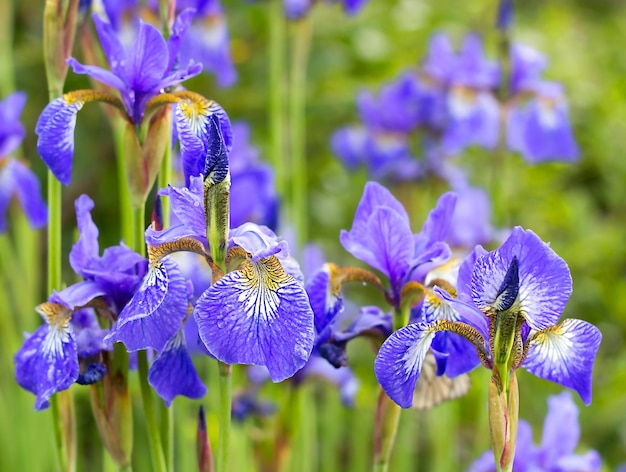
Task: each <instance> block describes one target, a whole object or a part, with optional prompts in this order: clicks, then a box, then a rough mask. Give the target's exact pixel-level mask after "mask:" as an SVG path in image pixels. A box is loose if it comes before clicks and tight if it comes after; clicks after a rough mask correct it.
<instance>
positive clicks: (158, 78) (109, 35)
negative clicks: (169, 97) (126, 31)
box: [67, 10, 202, 124]
mask: <svg viewBox="0 0 626 472" xmlns="http://www.w3.org/2000/svg"><path fill="white" fill-rule="evenodd" d="M194 13H195V12H194V11H193V10H185V11H184V12H182V13H181V14H180V15H179V16H178V18H176V21H175V22H174V26H173V28H172V35H171V36H170V37H169V39H168V40H167V42H166V41H165V40H164V39H163V36H162V35H161V33H160V32H159V30H158V29H156V28H155V27H154V26H152V25H150V24H147V23H144V22H140V23H139V29H138V31H137V35H136V37H135V40H134V41H133V43H132V45H131V46H130V47H129V48H125V47H124V45H123V44H122V42H121V41H120V39H119V37H118V36H117V33H116V31H115V29H114V28H113V27H112V25H111V24H109V23H107V22H105V21H103V20H102V19H101V18H100V17H99V16H98V15H96V14H94V15H93V20H94V23H95V24H96V31H97V32H98V37H99V38H100V43H101V44H102V49H103V50H104V53H105V55H106V58H107V60H108V62H109V65H110V67H111V70H110V71H109V70H106V69H103V68H101V67H98V66H85V65H83V64H81V63H79V62H78V61H77V60H76V59H74V58H69V59H68V61H67V62H68V64H69V65H70V66H71V67H72V69H74V72H75V73H77V74H87V75H89V76H91V77H93V78H94V79H96V80H98V81H99V82H102V83H104V84H106V85H108V86H110V87H113V88H114V89H116V90H118V91H119V92H120V94H121V97H122V102H123V103H124V106H125V107H126V112H127V113H128V116H129V117H130V118H131V120H132V121H133V123H136V124H138V123H140V122H141V120H142V119H143V113H144V108H145V105H146V102H147V101H148V100H149V99H150V98H152V97H154V96H155V95H157V94H159V93H160V91H161V90H162V89H165V88H167V87H170V86H172V85H176V84H178V83H180V82H183V81H184V80H187V79H189V78H190V77H193V76H195V75H198V74H199V73H200V72H201V71H202V65H201V64H197V63H194V62H193V61H189V62H188V64H187V65H186V66H184V65H183V67H182V68H180V69H178V68H177V67H176V66H177V64H176V59H177V56H178V52H179V49H180V43H181V40H182V38H183V37H184V35H185V33H186V32H187V28H188V27H189V23H190V22H191V19H192V18H193V15H194Z"/></svg>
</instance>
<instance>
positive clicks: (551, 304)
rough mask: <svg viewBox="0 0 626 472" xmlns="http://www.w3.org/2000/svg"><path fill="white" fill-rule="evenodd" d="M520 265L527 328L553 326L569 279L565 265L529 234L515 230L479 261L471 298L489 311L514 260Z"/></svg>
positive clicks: (569, 287)
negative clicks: (515, 258) (497, 247)
mask: <svg viewBox="0 0 626 472" xmlns="http://www.w3.org/2000/svg"><path fill="white" fill-rule="evenodd" d="M513 257H517V259H518V261H519V285H520V287H519V308H520V310H521V313H522V315H523V316H524V318H525V319H526V321H527V322H528V324H529V326H530V327H531V328H533V329H535V330H538V331H539V330H542V329H546V328H549V327H550V326H554V324H556V323H557V322H558V320H559V318H560V317H561V314H562V313H563V309H564V308H565V304H566V303H567V301H568V300H569V297H570V295H571V293H572V278H571V276H570V272H569V268H568V267H567V264H566V263H565V261H564V260H563V259H562V258H561V257H559V256H558V255H557V254H556V253H555V252H554V251H553V250H552V249H551V248H550V246H549V245H548V244H546V243H544V242H543V241H542V240H541V239H539V237H538V236H537V235H536V234H535V233H533V232H532V231H530V230H524V229H522V228H520V227H519V226H517V227H515V228H514V229H513V231H512V232H511V235H510V236H509V238H508V239H507V240H506V241H505V242H504V244H503V245H502V246H501V247H500V248H499V249H496V250H495V251H492V252H490V253H488V254H487V255H486V256H484V257H481V258H479V259H478V260H477V261H476V263H475V265H474V271H473V274H472V282H471V285H472V298H473V300H474V303H475V304H476V306H477V307H478V308H480V309H481V310H483V311H485V310H489V309H490V308H491V307H493V304H494V303H495V301H496V299H497V298H498V295H499V291H500V288H501V284H502V282H503V281H504V279H505V276H506V273H507V270H508V268H509V266H510V264H511V261H512V260H513Z"/></svg>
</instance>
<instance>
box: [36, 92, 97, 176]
mask: <svg viewBox="0 0 626 472" xmlns="http://www.w3.org/2000/svg"><path fill="white" fill-rule="evenodd" d="M84 104H85V100H81V99H80V98H79V97H75V96H74V95H73V94H72V93H68V94H65V95H63V96H62V97H59V98H56V99H55V100H53V101H52V102H50V103H49V104H48V106H46V108H45V109H44V111H43V112H42V113H41V116H40V117H39V120H38V121H37V126H36V127H35V132H36V133H37V134H38V135H39V138H38V140H37V152H39V155H40V156H41V158H42V159H43V161H44V162H45V163H46V165H47V166H48V168H49V169H50V170H51V171H52V173H53V174H54V176H55V177H56V178H57V179H58V180H59V181H61V183H63V184H64V185H69V183H70V181H71V180H72V161H73V159H74V128H75V127H76V114H77V113H78V112H79V111H80V109H81V108H82V107H83V105H84Z"/></svg>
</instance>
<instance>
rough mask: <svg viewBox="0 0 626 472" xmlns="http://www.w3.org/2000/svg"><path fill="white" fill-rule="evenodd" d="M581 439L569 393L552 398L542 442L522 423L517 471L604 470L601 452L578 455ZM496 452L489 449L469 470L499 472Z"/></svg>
mask: <svg viewBox="0 0 626 472" xmlns="http://www.w3.org/2000/svg"><path fill="white" fill-rule="evenodd" d="M579 439H580V425H579V424H578V408H577V407H576V403H574V401H573V400H572V395H571V394H570V393H569V392H563V393H561V394H559V395H553V396H551V397H549V398H548V415H547V416H546V419H545V421H544V423H543V435H542V438H541V444H540V445H538V446H536V445H535V444H533V432H532V429H531V426H530V425H529V424H528V423H527V422H526V421H524V420H521V421H520V423H519V431H518V433H517V447H516V448H515V461H514V463H513V470H515V471H516V472H535V471H539V470H546V471H547V470H549V471H551V472H572V471H578V472H600V470H602V459H601V458H600V455H599V454H598V453H597V451H593V450H592V451H589V452H587V453H586V454H584V455H581V454H575V453H574V451H575V449H576V445H577V444H578V440H579ZM495 470H496V465H495V462H494V458H493V452H491V451H487V452H485V453H484V454H483V455H482V456H480V458H479V459H477V460H476V461H475V462H474V463H473V464H472V465H471V466H470V467H469V469H468V472H492V471H493V472H495Z"/></svg>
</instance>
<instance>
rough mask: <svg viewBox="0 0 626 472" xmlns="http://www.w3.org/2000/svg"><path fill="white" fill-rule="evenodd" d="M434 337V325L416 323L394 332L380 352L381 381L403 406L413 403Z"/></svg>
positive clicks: (376, 365) (377, 363)
mask: <svg viewBox="0 0 626 472" xmlns="http://www.w3.org/2000/svg"><path fill="white" fill-rule="evenodd" d="M434 337H435V331H434V330H433V329H432V325H428V324H425V323H414V324H410V325H408V326H405V327H404V328H401V329H399V330H398V331H396V332H394V333H393V334H392V335H391V336H389V337H388V338H387V340H386V341H385V342H384V343H383V345H382V346H381V348H380V351H378V355H377V356H376V360H375V362H374V372H375V374H376V378H377V379H378V383H380V385H381V387H382V388H383V390H384V391H385V392H386V393H387V395H389V398H391V399H392V400H393V401H394V402H396V403H397V404H398V405H400V406H401V407H402V408H409V407H410V406H411V404H412V403H413V391H414V390H415V385H416V383H417V379H418V378H419V375H420V371H421V369H422V364H423V362H424V358H425V357H426V354H427V353H428V350H429V349H430V345H431V343H432V341H433V339H434Z"/></svg>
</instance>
